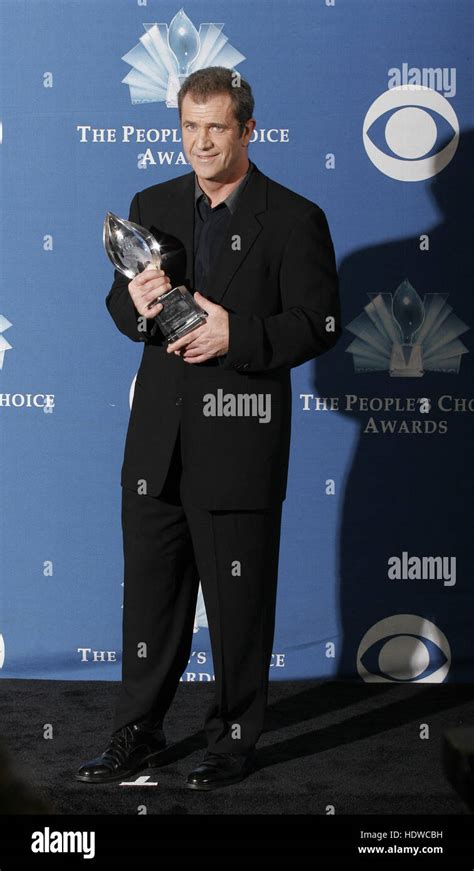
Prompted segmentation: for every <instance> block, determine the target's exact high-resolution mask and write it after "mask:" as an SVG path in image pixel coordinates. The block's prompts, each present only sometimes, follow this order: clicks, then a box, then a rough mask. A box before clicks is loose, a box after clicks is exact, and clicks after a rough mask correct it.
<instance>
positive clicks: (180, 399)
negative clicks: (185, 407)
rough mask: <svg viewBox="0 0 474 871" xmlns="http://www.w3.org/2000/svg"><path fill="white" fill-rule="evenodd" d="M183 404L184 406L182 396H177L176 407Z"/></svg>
mask: <svg viewBox="0 0 474 871" xmlns="http://www.w3.org/2000/svg"><path fill="white" fill-rule="evenodd" d="M182 404H183V397H182V396H177V397H176V402H175V405H182Z"/></svg>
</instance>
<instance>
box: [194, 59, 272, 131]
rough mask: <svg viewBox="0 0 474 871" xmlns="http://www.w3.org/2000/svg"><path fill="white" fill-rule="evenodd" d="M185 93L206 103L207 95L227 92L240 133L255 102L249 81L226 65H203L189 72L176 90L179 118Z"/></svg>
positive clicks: (251, 113)
mask: <svg viewBox="0 0 474 871" xmlns="http://www.w3.org/2000/svg"><path fill="white" fill-rule="evenodd" d="M186 94H189V95H190V96H191V98H192V99H193V100H195V102H201V103H206V102H207V100H208V99H209V97H214V96H216V94H229V96H230V97H231V98H232V103H233V106H234V116H235V119H236V121H237V123H238V124H239V126H240V133H241V134H242V133H243V131H244V126H245V124H246V122H247V121H249V119H250V118H252V116H253V109H254V105H255V102H254V99H253V94H252V89H251V87H250V85H249V83H248V82H246V81H245V79H243V78H242V77H241V76H240V74H239V73H236V72H235V70H229V69H227V68H226V67H205V68H204V69H202V70H196V72H195V73H191V75H190V76H188V77H187V79H185V80H184V82H183V84H182V85H181V88H180V89H179V92H178V110H179V118H180V120H181V106H182V103H183V99H184V97H185V96H186Z"/></svg>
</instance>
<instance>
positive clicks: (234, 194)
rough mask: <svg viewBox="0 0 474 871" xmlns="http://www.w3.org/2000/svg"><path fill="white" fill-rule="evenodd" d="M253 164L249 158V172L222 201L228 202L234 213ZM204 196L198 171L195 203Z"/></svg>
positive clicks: (195, 176)
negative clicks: (198, 178)
mask: <svg viewBox="0 0 474 871" xmlns="http://www.w3.org/2000/svg"><path fill="white" fill-rule="evenodd" d="M253 166H254V165H253V163H252V161H251V160H250V159H249V168H248V170H247V172H246V173H245V175H244V177H243V179H242V181H241V182H240V184H238V185H237V187H236V188H234V190H233V191H231V193H230V194H229V196H228V197H227V198H226V199H225V200H223V201H222V202H224V203H225V204H226V206H227V208H228V209H229V212H231V213H232V214H233V213H234V212H235V209H236V207H237V199H238V198H239V196H240V194H241V193H242V191H243V189H244V187H245V185H246V184H247V182H248V180H249V177H250V174H251V172H252V170H253ZM202 196H206V195H205V193H204V191H203V190H202V188H201V187H200V186H199V182H198V180H197V175H196V173H194V203H197V201H198V199H199V198H200V197H202Z"/></svg>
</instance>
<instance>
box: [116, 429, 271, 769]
mask: <svg viewBox="0 0 474 871" xmlns="http://www.w3.org/2000/svg"><path fill="white" fill-rule="evenodd" d="M281 511H282V503H281V502H278V503H277V504H276V505H275V506H274V507H272V509H271V510H265V511H264V510H242V511H240V510H239V511H207V510H206V509H203V508H200V507H197V506H195V505H193V504H191V502H190V500H189V498H188V495H187V492H186V482H185V476H184V475H183V469H182V464H181V450H180V435H179V432H178V437H177V440H176V444H175V448H174V453H173V457H172V461H171V464H170V468H169V471H168V476H167V479H166V483H165V487H164V489H163V491H162V492H161V494H160V496H159V497H158V498H157V497H151V496H147V495H141V494H139V493H137V492H135V491H134V490H131V489H127V488H122V530H123V550H124V603H123V656H122V683H121V686H120V693H119V697H118V700H117V705H116V710H115V717H114V726H113V728H114V729H118V728H120V727H121V726H124V725H127V724H128V723H131V722H134V721H135V720H138V719H141V718H142V717H148V716H150V717H153V718H154V720H155V721H156V722H161V723H162V722H163V718H164V716H165V714H166V712H167V710H168V708H169V706H170V705H171V702H172V700H173V697H174V695H175V692H176V690H177V687H178V684H179V679H180V677H181V675H182V674H183V672H184V671H185V670H186V667H187V665H188V661H189V657H190V654H191V650H192V642H193V629H194V616H195V610H196V601H197V593H198V586H199V581H201V587H202V592H203V597H204V602H205V606H206V614H207V618H208V624H209V633H210V641H211V648H212V658H213V664H214V674H215V695H214V700H213V702H212V704H211V706H210V707H209V709H208V710H207V712H206V716H205V721H204V730H205V733H206V738H207V745H208V750H210V751H212V752H215V753H245V752H248V751H249V750H251V749H252V748H253V747H254V746H255V744H256V742H257V740H258V738H259V736H260V734H261V732H262V730H263V724H264V715H265V709H266V704H267V693H268V679H269V667H270V659H271V653H272V644H273V637H274V625H275V604H276V591H277V576H278V555H279V546H280V528H281Z"/></svg>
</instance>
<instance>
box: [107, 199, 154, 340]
mask: <svg viewBox="0 0 474 871" xmlns="http://www.w3.org/2000/svg"><path fill="white" fill-rule="evenodd" d="M138 198H139V195H138V193H136V194H135V196H134V197H133V199H132V202H131V203H130V210H129V214H128V220H129V221H133V222H134V223H135V224H141V218H140V207H139V202H138ZM130 281H131V279H129V278H127V277H126V276H125V275H122V273H121V272H119V271H118V269H114V281H113V284H112V287H111V288H110V290H109V293H108V294H107V296H106V299H105V304H106V306H107V309H108V311H109V312H110V314H111V316H112V318H113V320H114V321H115V324H116V326H117V327H118V329H119V330H120V332H121V333H124V335H125V336H128V338H129V339H132V341H133V342H148V341H149V340H150V339H151V338H153V337H154V336H155V335H156V334H158V337H159V338H160V337H162V333H161V331H160V329H159V327H158V323H157V322H156V320H155V318H146V319H145V322H146V329H145V322H144V321H143V317H142V315H140V312H139V311H138V309H136V308H135V306H134V304H133V300H132V297H131V296H130V294H129V292H128V285H129V283H130Z"/></svg>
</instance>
